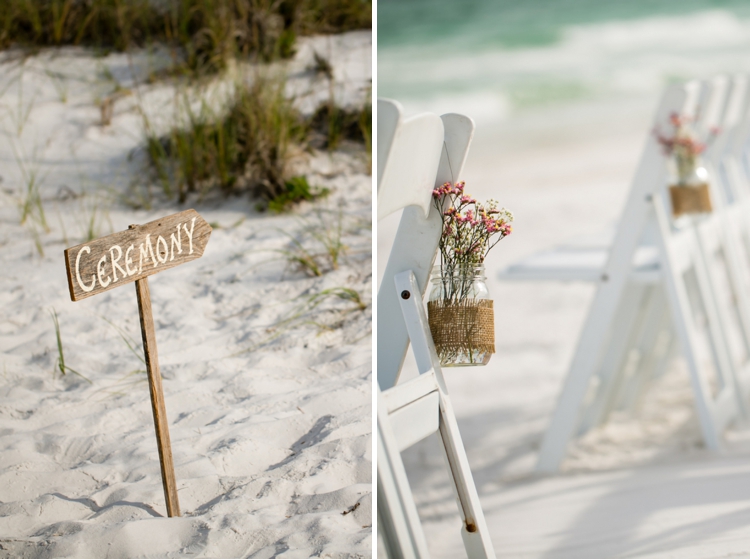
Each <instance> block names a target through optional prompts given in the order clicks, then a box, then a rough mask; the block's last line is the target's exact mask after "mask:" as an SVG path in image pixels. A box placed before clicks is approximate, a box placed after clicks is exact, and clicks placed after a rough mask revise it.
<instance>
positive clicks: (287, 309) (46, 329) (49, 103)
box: [0, 32, 372, 559]
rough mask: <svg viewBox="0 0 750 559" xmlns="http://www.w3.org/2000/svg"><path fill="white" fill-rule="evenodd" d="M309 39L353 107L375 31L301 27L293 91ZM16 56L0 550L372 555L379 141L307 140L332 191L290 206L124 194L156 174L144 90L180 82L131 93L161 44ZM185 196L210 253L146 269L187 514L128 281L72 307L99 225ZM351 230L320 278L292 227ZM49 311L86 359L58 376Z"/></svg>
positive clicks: (72, 350)
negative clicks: (146, 146)
mask: <svg viewBox="0 0 750 559" xmlns="http://www.w3.org/2000/svg"><path fill="white" fill-rule="evenodd" d="M313 47H315V48H316V49H323V48H326V49H328V51H327V52H328V56H330V60H331V62H332V64H333V66H334V68H335V75H336V76H337V78H340V79H342V80H348V82H347V84H348V85H347V86H343V85H342V86H341V88H340V92H339V93H338V94H339V96H340V98H339V99H338V100H339V101H341V102H342V103H343V104H346V103H347V102H348V103H350V104H356V103H360V102H361V101H362V100H363V99H364V98H365V96H366V94H367V88H369V79H370V72H371V68H370V34H369V33H362V32H356V33H351V34H346V35H343V36H339V37H336V38H335V39H331V40H328V39H326V38H324V37H317V38H312V39H309V40H307V42H302V43H301V45H300V49H299V53H298V57H297V58H296V59H295V60H293V61H292V62H291V63H290V65H289V67H288V68H287V70H288V71H289V73H290V74H292V75H293V76H294V75H296V76H297V77H295V78H293V79H290V86H289V87H292V85H293V86H294V87H297V88H300V87H301V86H300V83H301V81H302V80H303V79H307V83H308V86H310V84H312V80H313V79H314V75H313V74H311V73H308V75H307V78H305V71H304V69H305V68H306V65H307V64H308V61H306V59H305V57H308V58H311V57H312V56H313V54H312V53H313V52H314V49H313ZM4 56H5V58H4V59H3V62H2V63H0V68H2V69H1V70H0V75H1V76H3V77H2V80H0V81H2V84H1V86H0V92H2V96H0V106H1V107H2V115H0V117H2V118H3V120H2V124H3V132H4V136H3V137H4V140H7V141H3V142H0V175H2V182H1V183H0V187H2V189H3V194H2V197H3V202H2V208H1V209H0V257H1V262H2V271H0V308H1V309H2V310H1V311H0V375H1V376H0V557H13V558H18V557H39V558H41V557H75V558H87V557H90V558H92V559H93V558H96V559H99V558H102V557H111V558H115V557H123V558H124V557H128V558H133V557H184V556H200V557H253V558H269V557H287V558H298V557H299V558H303V557H312V556H316V557H331V558H344V557H367V556H369V555H370V552H371V546H372V543H371V542H372V538H371V523H372V519H371V510H372V486H371V470H372V466H371V464H372V455H371V453H372V451H371V446H372V444H371V441H372V437H371V393H372V392H371V384H372V368H371V355H372V350H371V319H372V313H371V308H370V302H371V286H372V268H371V256H370V255H371V225H370V224H371V177H370V175H369V171H368V164H367V158H366V156H365V154H364V153H362V151H361V150H356V149H353V148H352V149H349V148H347V149H344V150H343V151H339V152H335V153H327V152H317V151H316V152H313V153H311V154H306V155H305V154H303V155H301V156H300V159H299V160H298V161H297V162H296V163H295V165H297V166H298V168H299V169H300V170H301V171H303V172H304V173H305V174H306V176H307V177H308V179H309V181H310V183H311V184H313V185H319V186H323V187H326V188H329V189H330V190H331V195H330V196H329V197H328V198H326V199H324V200H320V201H318V202H316V203H314V204H313V203H305V204H303V205H302V206H300V207H299V208H298V209H297V210H295V211H294V212H293V213H291V214H285V215H270V214H267V213H259V212H258V211H257V210H256V209H255V208H254V202H253V201H251V200H249V199H246V198H231V199H227V200H221V199H217V198H215V197H210V196H209V197H208V198H206V199H205V200H203V201H198V200H189V201H188V204H189V205H185V206H180V207H177V206H176V205H174V204H169V203H166V202H164V201H160V199H159V197H158V196H157V197H156V198H155V199H154V206H153V208H152V209H150V210H145V209H139V210H133V209H131V208H130V207H128V205H126V204H125V203H123V202H122V199H121V195H123V194H125V193H128V192H131V194H132V191H130V190H129V187H130V186H131V184H132V182H133V180H134V177H135V178H139V179H141V180H143V179H144V177H146V178H147V175H146V171H145V170H144V168H143V161H142V155H139V153H140V152H139V151H138V146H139V145H142V141H143V130H142V126H143V120H142V118H141V116H140V115H139V114H138V111H137V107H138V103H141V102H142V103H145V104H146V106H147V107H148V109H147V110H150V111H152V112H153V113H154V114H160V115H162V117H163V116H164V114H166V112H167V109H165V108H164V107H165V106H167V105H168V104H169V103H172V100H173V99H174V98H175V90H174V88H172V86H171V85H169V84H159V83H158V82H157V83H156V84H152V85H143V82H141V83H140V85H138V91H136V82H137V80H138V79H141V78H142V77H143V75H144V72H147V71H151V70H153V69H154V67H155V66H158V60H159V58H158V56H157V55H155V54H153V53H152V54H148V53H141V55H138V56H134V57H132V58H131V59H130V60H128V57H126V55H119V54H111V55H109V56H106V57H103V58H101V57H94V56H93V55H92V54H90V53H86V52H85V51H81V50H79V49H63V50H61V51H56V52H43V53H41V54H39V55H38V56H33V57H31V58H28V59H21V58H20V54H19V53H15V52H10V53H6V54H5V55H4ZM105 68H106V71H105V70H104V69H105ZM139 72H140V74H139ZM295 72H296V74H295ZM134 75H135V77H134ZM112 80H117V83H119V86H120V88H121V89H122V90H127V94H123V96H122V97H121V98H118V100H116V101H115V102H114V108H113V117H112V121H111V123H110V124H108V125H102V122H101V110H100V108H99V106H97V100H101V99H102V98H104V97H105V96H106V95H108V94H110V93H112V90H113V83H112ZM295 84H296V85H295ZM217 87H219V86H217ZM313 88H314V87H313ZM144 99H146V101H143V100H144ZM149 99H150V100H149ZM159 100H161V101H163V102H164V105H159ZM172 104H174V103H172ZM160 107H161V108H160ZM155 120H157V119H155ZM168 121H169V119H168V118H166V117H164V122H168ZM30 175H34V176H35V177H36V179H35V180H37V181H38V185H39V188H38V193H39V198H40V200H41V201H42V206H43V209H44V217H45V219H46V225H47V227H48V230H47V229H45V227H44V224H43V223H42V222H41V219H40V215H39V213H38V210H36V209H32V214H31V215H29V216H28V217H27V219H26V223H25V224H24V225H21V224H20V221H21V219H20V218H21V216H22V213H23V204H24V200H25V199H27V196H26V193H27V191H28V179H29V177H30ZM152 187H153V188H154V189H155V190H158V188H159V187H158V186H157V185H152ZM187 207H195V208H196V210H197V211H198V212H199V213H200V214H201V215H202V216H203V217H204V218H205V219H206V221H208V222H209V223H211V224H212V226H213V228H214V230H213V233H212V235H211V238H210V240H209V243H208V246H207V248H206V251H205V254H204V256H203V257H202V258H201V259H199V260H196V261H194V262H190V263H187V264H185V265H183V266H180V267H177V268H174V269H171V270H168V271H165V272H164V273H161V274H157V275H155V276H151V278H150V279H149V283H150V287H151V299H152V304H153V315H154V321H155V326H156V339H157V342H158V353H159V361H160V364H161V370H162V375H163V378H164V392H165V397H166V408H167V414H168V418H169V425H170V434H171V441H172V452H173V456H174V462H175V474H176V479H177V488H178V493H179V500H180V507H181V510H182V517H181V518H166V507H165V503H164V495H163V490H162V483H161V476H160V470H159V458H158V453H157V448H156V439H155V435H154V427H153V419H152V415H151V404H150V400H149V392H148V386H147V384H146V381H145V372H144V371H143V369H145V367H144V365H143V363H142V362H141V360H140V354H141V344H140V327H139V322H138V320H139V319H138V308H137V304H136V297H135V293H134V291H135V290H134V288H133V286H131V285H128V286H123V287H122V288H118V289H114V290H110V291H107V292H106V293H103V294H100V295H98V296H96V297H92V298H90V299H86V300H84V301H81V302H78V303H72V302H71V301H70V296H69V294H68V287H67V283H66V278H65V265H64V260H63V249H64V248H67V247H69V246H73V245H75V244H78V243H80V242H82V241H83V240H84V239H85V237H86V234H87V230H88V229H91V230H93V231H94V233H95V236H103V235H106V234H108V233H110V232H115V231H121V230H124V229H126V228H127V227H128V225H129V224H131V223H146V222H148V221H151V220H153V219H156V218H158V217H160V216H163V215H168V214H171V213H175V212H177V211H180V210H182V209H186V208H187ZM339 230H340V242H341V244H342V245H344V246H345V247H346V249H345V250H343V251H342V254H341V258H340V260H339V262H338V266H337V268H336V269H330V270H329V269H328V268H331V266H328V267H326V266H325V265H322V268H323V272H324V273H323V274H322V275H321V276H318V277H311V276H310V275H308V274H306V273H305V272H304V271H303V270H301V269H299V268H298V267H296V266H294V265H293V264H292V263H290V262H289V261H288V259H287V257H286V255H285V253H286V252H289V251H293V250H295V246H296V245H295V244H294V243H293V242H292V240H291V239H292V238H294V239H296V240H297V241H299V243H300V244H301V245H303V246H305V247H306V248H307V249H308V250H309V251H310V252H313V253H318V252H321V251H322V250H323V249H322V247H321V246H320V243H319V241H318V240H316V239H315V237H314V235H313V233H316V232H317V233H323V234H325V235H329V236H332V237H336V238H338V237H337V235H338V233H337V232H338V231H339ZM35 239H36V240H35ZM321 258H322V257H321ZM53 313H55V314H56V315H57V319H58V321H59V331H60V337H61V341H62V345H63V349H64V360H65V365H66V366H67V367H69V368H70V369H72V370H74V371H75V372H73V371H72V370H68V371H67V374H65V375H62V374H61V372H60V370H59V365H58V359H59V352H58V347H57V341H56V334H55V326H54V322H53ZM84 377H85V378H84Z"/></svg>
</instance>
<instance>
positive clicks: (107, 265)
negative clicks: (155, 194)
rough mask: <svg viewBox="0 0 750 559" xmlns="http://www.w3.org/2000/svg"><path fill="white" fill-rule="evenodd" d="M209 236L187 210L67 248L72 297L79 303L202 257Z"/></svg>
mask: <svg viewBox="0 0 750 559" xmlns="http://www.w3.org/2000/svg"><path fill="white" fill-rule="evenodd" d="M210 235H211V226H210V225H209V224H208V223H206V221H205V220H204V219H203V218H202V217H201V216H200V215H198V212H196V211H195V210H185V211H184V212H180V213H178V214H173V215H170V216H167V217H163V218H161V219H157V220H156V221H152V222H150V223H147V224H146V225H131V226H130V229H128V230H127V231H122V232H120V233H114V234H112V235H108V236H106V237H102V238H100V239H96V240H93V241H91V242H88V243H83V244H81V245H78V246H74V247H72V248H69V249H66V250H65V266H66V267H67V269H68V288H69V289H70V298H71V299H72V300H73V301H80V300H81V299H85V298H86V297H92V296H93V295H98V294H99V293H103V292H104V291H108V290H110V289H114V288H115V287H120V286H121V285H124V284H126V283H130V282H132V281H137V280H139V279H142V278H145V277H147V276H150V275H151V274H156V273H159V272H162V271H164V270H167V269H169V268H174V267H175V266H179V265H180V264H184V263H185V262H190V261H191V260H195V259H196V258H200V257H201V256H203V250H204V249H205V248H206V244H207V243H208V237H209V236H210Z"/></svg>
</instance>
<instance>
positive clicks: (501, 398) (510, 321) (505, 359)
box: [378, 92, 750, 559]
mask: <svg viewBox="0 0 750 559" xmlns="http://www.w3.org/2000/svg"><path fill="white" fill-rule="evenodd" d="M657 100H658V97H657V92H654V94H652V95H650V96H641V97H636V98H634V99H633V100H631V101H630V102H628V101H619V102H618V103H612V104H611V105H610V106H607V104H605V103H602V105H601V106H598V105H596V104H594V103H591V102H585V101H582V102H580V103H579V104H572V105H567V106H554V105H553V106H550V107H549V108H546V109H540V110H538V111H536V112H531V111H529V112H523V111H521V112H517V113H515V114H513V115H512V116H510V117H508V118H507V119H506V120H504V121H499V122H498V121H495V122H492V121H487V120H482V119H477V134H476V136H475V139H474V143H473V147H472V149H471V151H470V155H469V159H468V162H467V165H466V167H465V170H464V174H463V176H462V177H461V178H462V179H464V180H466V191H467V192H469V193H470V194H472V195H474V196H476V197H477V198H479V199H487V198H490V197H492V198H495V199H497V200H499V201H500V203H501V204H502V205H505V206H506V207H508V208H510V209H511V210H513V211H514V213H515V216H516V223H515V226H514V232H513V235H511V236H510V237H509V238H507V239H505V240H503V241H502V242H501V243H500V244H499V245H498V246H497V248H495V249H494V251H493V253H491V254H490V257H489V259H488V262H487V275H488V285H489V288H490V292H491V294H492V295H493V296H494V299H495V306H496V309H497V310H496V338H497V354H496V355H495V356H493V358H492V360H491V361H490V363H489V365H488V366H487V367H484V368H477V369H460V370H459V369H454V370H451V369H445V370H444V374H445V376H446V382H447V384H448V389H449V391H450V394H451V396H452V400H453V403H454V408H455V410H456V414H457V416H458V422H459V427H460V429H461V432H462V435H463V440H464V444H465V446H466V449H467V453H468V457H469V462H470V464H471V467H472V470H473V472H474V477H475V481H476V483H477V488H478V491H479V494H480V498H481V499H482V503H483V506H484V510H485V514H486V517H487V523H488V525H489V528H490V532H491V536H492V540H493V542H494V545H495V550H496V552H497V555H498V557H512V558H514V559H515V558H528V559H531V558H544V559H553V558H554V559H563V558H565V559H587V558H590V559H601V558H610V557H638V558H652V557H660V558H664V557H675V558H701V559H708V558H719V557H750V531H748V529H747V526H748V523H750V508H749V507H748V502H750V501H748V498H750V491H749V490H748V488H749V487H750V467H748V465H747V464H748V458H750V447H749V446H748V439H750V436H749V435H750V433H749V432H748V431H747V430H746V428H745V429H743V428H742V427H737V428H734V429H733V430H730V431H729V432H728V433H727V435H726V437H725V441H726V449H725V451H724V452H723V453H722V454H720V455H713V454H710V453H708V452H706V451H705V450H704V448H703V445H702V441H701V435H700V431H699V429H698V424H697V420H696V417H695V413H694V410H693V403H692V392H691V390H690V385H689V380H688V375H687V371H686V369H685V368H684V367H683V365H682V363H680V362H679V361H676V362H675V363H674V364H673V366H672V368H671V369H670V371H669V372H668V374H667V375H666V376H665V377H664V379H662V381H660V382H659V383H658V384H656V385H655V386H654V387H653V388H652V389H651V390H650V392H649V393H648V394H647V396H646V399H645V401H644V402H643V405H642V407H641V408H640V411H639V412H638V413H637V414H636V416H635V417H624V416H621V415H620V416H617V417H615V418H614V420H613V421H612V422H610V423H609V424H608V425H606V426H605V427H604V428H602V429H599V430H595V431H593V432H591V433H590V434H588V435H587V436H586V437H585V438H584V439H583V440H580V441H577V442H576V443H575V444H573V445H571V447H570V449H569V453H568V456H567V458H566V460H565V462H564V463H563V471H562V473H561V474H559V475H558V476H549V477H536V476H535V475H534V474H533V472H532V469H533V467H534V464H535V460H536V455H537V450H538V447H539V444H540V442H541V438H542V434H543V432H544V429H546V427H547V423H548V421H549V418H550V415H551V413H552V410H553V407H554V405H555V402H556V398H557V395H558V393H559V391H560V389H561V386H562V382H563V380H564V377H565V375H566V373H567V369H568V366H569V363H570V360H571V359H572V356H573V351H574V349H575V346H576V343H577V340H578V335H579V332H580V329H581V326H582V324H583V320H584V318H585V314H586V312H587V310H588V306H589V304H590V302H591V299H592V295H593V289H594V288H593V286H592V285H588V284H562V283H554V282H550V283H503V282H500V281H498V279H497V272H498V270H500V269H501V268H503V267H504V266H506V265H508V264H510V263H512V262H514V261H515V260H517V259H518V258H520V257H522V256H525V255H528V254H531V253H534V252H535V251H537V250H540V249H544V248H549V247H551V246H554V245H555V244H559V243H562V242H563V241H565V240H566V239H570V238H574V237H577V236H580V235H601V234H602V232H605V231H606V230H607V229H608V228H611V227H612V226H613V224H614V222H615V221H616V220H617V219H618V217H619V214H620V212H621V210H622V206H623V203H624V201H625V197H626V195H627V192H628V189H629V187H630V180H631V179H632V176H633V173H634V171H635V167H636V164H637V162H638V158H639V157H640V152H641V149H642V146H643V144H644V142H645V139H646V134H647V133H648V131H649V129H650V126H651V125H650V122H651V117H652V111H653V110H654V109H655V106H656V103H657ZM602 123H606V125H603V124H602ZM397 218H398V216H390V217H389V218H387V219H386V220H383V221H381V222H380V223H379V229H378V258H379V262H385V259H386V258H387V255H388V252H389V250H390V243H391V242H392V238H393V234H394V233H395V224H397ZM378 267H379V270H381V271H382V269H383V265H382V264H379V265H378ZM414 374H416V371H415V366H414V365H413V360H412V359H411V357H409V358H407V366H406V369H405V371H404V377H406V378H408V377H410V376H412V375H414ZM404 460H405V463H406V467H407V472H408V474H409V478H410V481H411V484H412V488H413V490H414V492H415V497H416V500H417V502H418V506H419V511H420V515H421V517H422V519H423V521H424V525H425V531H426V534H427V538H428V542H429V547H430V550H431V552H432V553H433V556H434V557H436V558H446V559H447V558H454V557H462V556H464V555H463V554H464V552H463V547H462V543H461V539H460V535H459V529H460V521H459V518H458V513H457V508H456V504H455V499H454V497H453V493H452V491H451V489H450V487H449V485H448V477H447V476H448V474H447V471H446V468H445V461H444V459H443V457H442V456H441V453H440V449H439V446H438V443H437V441H436V440H435V439H434V438H430V439H427V440H425V441H422V442H421V443H418V444H417V445H415V446H414V447H412V448H411V449H409V450H408V451H407V452H405V453H404Z"/></svg>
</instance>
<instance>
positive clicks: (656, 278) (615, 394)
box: [501, 79, 750, 472]
mask: <svg viewBox="0 0 750 559" xmlns="http://www.w3.org/2000/svg"><path fill="white" fill-rule="evenodd" d="M727 85H728V84H727V82H726V80H724V79H717V80H714V81H713V82H711V83H708V84H705V83H701V82H697V81H695V82H689V83H687V84H678V85H674V86H672V87H670V88H669V89H668V90H667V91H666V92H665V95H664V96H663V98H662V102H661V104H660V106H659V109H658V111H657V114H656V118H655V124H656V125H658V126H664V123H666V122H667V121H668V117H669V115H670V113H672V112H676V113H680V114H686V115H700V123H699V124H700V126H703V127H708V126H712V125H714V124H716V123H718V122H719V121H720V119H721V118H722V116H723V115H724V114H725V113H726V112H727V111H726V110H725V109H726V107H727V100H728V94H727V92H728V87H727ZM738 95H739V94H738ZM699 108H700V109H702V110H701V111H699ZM709 155H711V154H709ZM709 159H712V157H709ZM709 164H710V161H709ZM712 198H713V201H714V204H715V206H716V208H715V211H714V213H713V214H712V215H711V216H710V217H708V218H705V219H703V220H699V221H698V222H697V224H696V225H688V226H686V227H683V228H679V227H676V226H675V224H674V223H673V221H672V219H671V217H670V210H669V208H670V202H669V196H668V191H667V188H666V164H665V158H664V156H663V155H662V153H661V150H660V148H659V146H658V144H657V142H656V139H655V138H654V137H653V134H652V133H651V131H649V137H648V140H647V144H646V148H645V150H644V153H643V156H642V158H641V161H640V164H639V167H638V170H637V172H636V174H635V177H634V180H633V184H632V187H631V192H630V196H629V198H628V200H627V203H626V206H625V210H624V212H623V214H622V218H621V220H620V223H619V227H618V228H617V230H616V232H615V235H614V239H613V241H612V244H611V246H610V247H606V246H603V244H602V243H598V244H590V245H588V246H583V247H576V248H569V249H567V252H566V251H557V252H555V251H548V252H547V253H546V254H544V255H542V256H538V255H537V256H533V257H531V258H529V259H527V260H525V261H523V262H521V263H519V264H516V265H514V266H511V267H509V268H508V269H507V270H506V271H505V272H504V273H503V275H502V276H501V277H502V279H506V280H507V279H574V280H575V279H579V280H589V281H592V280H593V281H596V282H597V291H596V294H595V296H594V301H593V303H592V305H591V308H590V310H589V314H588V317H587V319H586V322H585V324H584V327H583V331H582V333H581V336H580V340H579V344H578V347H577V350H576V352H575V355H574V358H573V362H572V364H571V367H570V371H569V373H568V377H567V379H566V381H565V383H564V385H563V389H562V392H561V395H560V397H559V399H558V403H557V406H556V408H555V411H554V413H553V416H552V419H551V421H550V423H549V427H548V429H547V431H546V433H545V435H544V439H543V442H542V445H541V449H540V454H539V460H538V463H537V469H538V470H540V471H548V472H549V471H556V470H557V469H558V468H559V465H560V463H561V461H562V459H563V458H564V455H565V451H566V448H567V445H568V442H569V441H570V439H571V438H572V437H574V436H576V435H580V434H582V433H584V432H586V430H588V429H590V428H591V427H593V426H596V425H600V424H601V423H602V422H603V421H605V420H606V418H607V416H608V414H609V413H610V412H611V411H612V409H614V407H615V406H616V405H617V404H618V403H621V402H623V401H626V402H631V403H632V402H633V401H634V400H636V399H637V396H638V394H639V393H641V392H642V390H643V386H644V383H645V381H646V380H648V379H649V378H651V377H653V376H655V375H658V374H660V372H661V371H663V369H664V367H665V366H666V363H667V362H668V358H669V357H670V356H671V355H672V354H674V353H677V352H679V353H680V354H681V355H682V356H683V357H684V359H685V361H686V363H687V365H688V370H689V373H690V378H691V383H692V387H693V393H694V396H695V404H696V410H697V413H698V419H699V422H700V426H701V430H702V433H703V439H704V442H705V444H706V446H707V447H708V448H709V449H717V448H718V447H719V446H720V434H721V432H722V431H723V429H724V428H725V427H726V425H727V424H728V423H729V422H731V421H732V420H734V419H736V418H738V417H741V416H742V414H743V411H744V403H743V401H742V397H741V390H739V389H738V368H737V367H736V365H735V363H734V362H733V361H732V358H731V357H730V348H729V342H728V338H727V330H728V327H729V323H730V320H729V318H728V317H727V315H726V313H723V312H722V310H721V309H720V308H719V305H718V301H717V295H716V293H717V284H718V281H719V280H718V278H717V274H716V269H715V267H714V266H713V264H711V263H710V259H711V258H713V257H714V256H715V255H716V254H717V253H721V254H722V255H723V256H724V257H725V258H724V260H725V263H727V264H728V266H727V267H728V270H729V276H730V278H731V277H732V276H737V277H738V274H735V272H737V270H736V267H735V266H734V263H733V255H735V254H736V252H737V251H736V250H735V248H736V247H735V244H736V243H733V242H732V241H731V239H729V237H728V236H727V235H726V229H725V227H724V225H723V220H724V218H725V210H726V208H727V207H728V205H727V204H726V203H725V198H726V196H725V193H724V192H721V191H720V190H719V187H718V186H717V183H714V185H713V190H712ZM683 221H684V220H683ZM688 221H689V220H688ZM570 255H575V257H576V258H569V260H568V263H564V262H563V260H562V259H563V258H565V257H570ZM570 262H572V263H573V265H571V264H570ZM555 276H557V277H555ZM737 277H735V279H737ZM732 282H734V280H732ZM701 324H705V325H706V327H705V328H701ZM701 330H705V334H706V336H705V338H707V343H706V344H700V343H699V342H700V341H701V339H702V338H703V337H702V336H701ZM749 343H750V342H749ZM701 345H705V346H706V349H705V351H703V353H702V352H701ZM709 369H713V373H714V374H713V378H709V374H707V373H708V372H709ZM594 379H595V380H596V382H592V381H594Z"/></svg>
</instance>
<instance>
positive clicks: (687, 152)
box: [655, 113, 719, 217]
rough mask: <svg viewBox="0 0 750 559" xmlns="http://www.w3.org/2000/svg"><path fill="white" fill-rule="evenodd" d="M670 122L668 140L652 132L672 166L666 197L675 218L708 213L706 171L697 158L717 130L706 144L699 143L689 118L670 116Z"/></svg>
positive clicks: (709, 210)
mask: <svg viewBox="0 0 750 559" xmlns="http://www.w3.org/2000/svg"><path fill="white" fill-rule="evenodd" d="M669 122H670V125H671V126H672V129H673V132H672V135H671V136H665V135H663V134H661V132H660V131H659V130H656V131H655V135H656V139H657V141H658V142H659V144H660V145H661V147H662V151H663V153H664V155H666V156H667V157H669V158H670V162H671V166H670V172H671V175H672V177H671V180H670V183H671V184H670V185H669V195H670V198H671V200H672V213H673V215H674V216H675V217H679V216H681V215H683V214H694V213H710V212H711V210H712V205H711V197H710V192H709V186H708V171H706V168H705V167H704V166H703V164H702V162H701V158H700V155H701V154H702V153H703V152H704V151H705V150H706V148H707V147H708V145H709V144H710V142H711V140H713V138H714V137H716V135H717V134H718V133H719V130H718V129H717V128H712V129H711V130H709V133H708V137H707V139H706V141H700V140H698V139H697V138H696V135H695V133H694V132H693V130H692V127H691V126H690V123H691V122H692V121H691V119H690V118H688V117H686V116H681V115H679V114H677V113H672V114H671V115H670V117H669Z"/></svg>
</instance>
